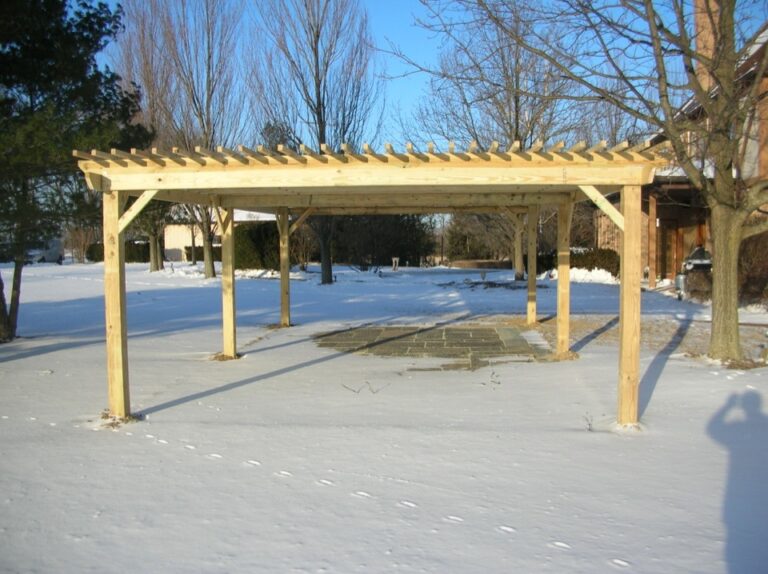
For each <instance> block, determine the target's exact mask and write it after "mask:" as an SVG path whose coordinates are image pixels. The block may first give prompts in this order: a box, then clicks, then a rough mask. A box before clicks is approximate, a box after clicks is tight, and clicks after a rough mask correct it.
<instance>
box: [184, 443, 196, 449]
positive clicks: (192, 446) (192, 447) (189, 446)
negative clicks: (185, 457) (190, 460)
mask: <svg viewBox="0 0 768 574" xmlns="http://www.w3.org/2000/svg"><path fill="white" fill-rule="evenodd" d="M184 448H186V449H189V450H195V449H196V448H197V447H196V446H195V445H193V444H185V445H184Z"/></svg>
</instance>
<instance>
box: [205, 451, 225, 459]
mask: <svg viewBox="0 0 768 574" xmlns="http://www.w3.org/2000/svg"><path fill="white" fill-rule="evenodd" d="M205 457H206V458H210V459H211V460H218V459H220V458H224V457H223V456H221V455H220V454H217V453H215V452H212V453H211V454H207V455H205Z"/></svg>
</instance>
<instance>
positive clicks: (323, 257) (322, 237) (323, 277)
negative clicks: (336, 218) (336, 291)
mask: <svg viewBox="0 0 768 574" xmlns="http://www.w3.org/2000/svg"><path fill="white" fill-rule="evenodd" d="M310 226H311V228H312V231H314V232H315V235H316V236H317V242H318V243H319V245H320V284H321V285H330V284H331V283H333V263H332V260H331V240H332V239H333V226H334V224H333V216H328V215H324V216H320V217H315V218H312V220H311V221H310Z"/></svg>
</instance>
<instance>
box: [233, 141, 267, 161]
mask: <svg viewBox="0 0 768 574" xmlns="http://www.w3.org/2000/svg"><path fill="white" fill-rule="evenodd" d="M237 151H239V152H240V153H241V154H243V155H244V156H245V157H247V158H248V159H254V160H256V161H258V162H259V163H262V164H268V163H269V160H268V159H267V158H266V156H264V155H263V154H261V153H259V152H257V151H256V150H254V149H251V148H249V147H247V146H244V145H239V146H237Z"/></svg>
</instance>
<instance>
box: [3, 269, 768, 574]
mask: <svg viewBox="0 0 768 574" xmlns="http://www.w3.org/2000/svg"><path fill="white" fill-rule="evenodd" d="M1 271H2V273H3V277H4V279H5V281H6V284H8V283H9V279H10V273H9V269H7V268H2V270H1ZM101 274H102V267H101V266H100V265H65V266H63V267H58V266H47V265H36V266H31V267H28V268H27V269H25V273H24V284H23V290H22V308H21V317H20V327H19V334H20V335H21V338H19V339H18V340H16V341H14V342H12V343H10V344H6V345H2V346H0V571H2V572H78V573H80V572H100V573H101V572H180V573H181V572H185V573H186V572H206V573H208V572H211V573H213V572H264V573H267V572H269V573H283V572H297V573H319V572H327V573H337V572H340V573H345V572H436V573H448V572H461V573H464V572H467V573H474V572H477V573H489V572H504V573H506V572H522V573H528V572H530V573H538V572H552V573H561V572H583V573H599V572H634V573H643V574H645V573H664V574H670V573H685V572H712V573H717V572H753V573H758V572H765V571H766V570H765V569H766V564H768V544H766V542H767V541H768V535H766V528H767V527H768V526H767V525H768V487H767V486H766V485H768V417H766V414H765V407H763V406H761V405H760V404H759V400H760V398H761V397H765V395H766V392H767V389H768V370H767V369H754V370H751V371H738V370H729V369H725V368H723V367H722V366H719V365H715V364H710V363H708V362H707V361H705V360H703V359H693V358H689V357H687V356H685V355H684V354H683V353H681V352H680V350H679V349H677V348H676V345H675V343H674V341H667V342H666V344H661V345H651V346H646V347H645V348H644V350H643V352H642V355H641V361H642V365H641V369H642V373H643V375H642V377H643V378H642V387H641V411H642V421H643V428H642V430H641V431H635V432H616V431H615V430H614V429H613V427H612V421H613V419H614V416H615V410H616V404H615V403H616V376H617V375H616V373H617V359H616V351H617V348H616V347H615V345H612V344H610V343H606V342H604V341H602V340H601V339H600V338H599V337H580V338H578V339H577V338H576V337H574V340H573V343H574V346H577V345H578V351H579V355H580V359H578V360H576V361H569V362H560V363H508V364H496V365H492V366H490V367H486V368H483V369H479V370H477V371H441V370H428V369H429V368H430V367H437V366H439V365H440V364H441V362H443V361H441V360H439V359H406V358H384V357H371V356H359V355H348V354H340V353H338V352H336V351H333V350H332V349H321V348H318V347H317V346H316V345H315V343H314V342H313V341H312V339H311V335H312V334H314V333H318V332H321V331H327V330H332V329H339V328H344V327H347V326H353V325H360V324H365V323H389V324H418V325H420V324H424V325H429V324H434V323H436V322H439V321H450V320H471V321H482V320H490V319H491V318H493V317H495V316H498V315H500V314H506V313H517V314H522V313H524V310H525V290H523V289H521V290H509V289H482V288H472V287H471V286H470V285H469V284H468V283H467V282H466V281H465V280H467V279H468V280H471V281H479V280H480V276H479V272H477V271H468V270H445V269H443V270H440V269H436V270H428V271H421V270H403V271H401V272H399V273H397V274H392V273H385V274H384V276H383V277H379V276H378V275H376V274H372V273H366V274H360V273H355V272H353V271H350V270H345V269H342V268H339V269H337V277H338V282H337V283H336V284H334V285H333V286H319V285H318V284H317V283H318V281H317V276H316V275H309V276H306V275H301V274H297V275H296V276H295V279H296V280H295V281H293V282H292V297H293V299H292V303H293V304H292V308H293V316H292V319H293V321H294V322H295V323H296V326H295V327H293V328H291V329H283V330H276V329H272V328H270V327H269V325H270V324H274V323H277V321H278V317H279V299H278V297H279V284H278V282H277V281H275V280H272V279H269V278H267V277H266V275H265V274H262V276H261V277H250V278H249V277H240V278H239V279H238V281H237V307H238V347H239V349H240V351H241V352H242V353H244V357H243V358H242V359H241V360H239V361H229V362H215V361H210V360H209V357H210V356H211V355H212V354H213V353H215V352H216V351H219V350H220V348H221V333H220V294H219V282H218V281H217V280H205V279H202V278H201V277H200V276H199V274H197V273H191V272H190V271H189V268H188V267H180V266H178V265H177V266H176V268H175V269H173V270H171V269H169V270H167V271H166V272H164V273H159V274H152V275H150V274H149V273H147V272H146V271H145V266H144V265H129V266H128V282H127V283H128V321H129V355H130V357H131V392H132V407H133V410H134V412H140V413H142V414H144V415H145V420H143V421H141V422H137V423H133V424H127V425H124V426H121V427H119V428H117V429H110V428H105V427H103V426H102V422H103V421H101V420H100V418H99V413H100V411H101V410H102V409H103V408H104V407H105V406H106V382H105V354H104V342H103V337H104V326H103V298H102V277H101ZM573 276H574V278H576V279H579V278H580V277H581V279H583V280H588V279H590V278H592V279H594V278H595V277H594V274H585V273H581V274H580V273H579V272H577V271H574V273H573ZM487 278H488V279H489V280H493V281H504V280H508V279H510V277H509V274H508V273H506V272H492V271H489V272H488V277H487ZM540 284H541V286H542V288H541V289H540V291H539V309H540V313H541V314H542V315H547V314H553V313H554V310H555V307H556V305H555V298H556V289H555V286H556V282H555V281H550V280H546V279H544V280H542V281H541V282H540ZM618 294H619V288H618V286H617V285H615V284H605V283H588V282H584V283H577V284H574V285H573V287H572V309H573V311H574V313H576V314H589V315H592V316H596V317H597V318H599V319H601V320H602V319H605V321H609V320H610V319H611V318H612V317H613V316H615V314H616V312H617V309H618ZM642 304H643V317H644V321H657V322H661V323H664V322H669V323H672V324H673V325H676V324H680V323H681V322H685V321H690V320H692V319H706V317H707V313H708V309H707V308H706V307H702V306H699V305H695V304H692V303H688V302H678V301H677V300H675V299H674V298H672V297H667V296H663V295H661V294H658V293H644V294H643V303H642ZM744 318H745V320H747V321H749V322H753V323H755V322H757V323H768V316H767V315H766V313H765V311H764V310H761V309H752V310H751V312H750V313H746V312H745V314H744ZM766 342H768V339H766ZM761 409H762V410H761Z"/></svg>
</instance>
